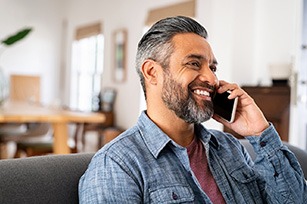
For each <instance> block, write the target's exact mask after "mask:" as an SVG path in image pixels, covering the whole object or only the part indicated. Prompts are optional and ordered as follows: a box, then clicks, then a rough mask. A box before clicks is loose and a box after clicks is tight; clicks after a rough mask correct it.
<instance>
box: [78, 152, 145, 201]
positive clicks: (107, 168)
mask: <svg viewBox="0 0 307 204" xmlns="http://www.w3.org/2000/svg"><path fill="white" fill-rule="evenodd" d="M141 201H142V199H141V193H140V189H139V188H138V185H137V184H136V181H135V180H134V179H133V177H132V176H131V174H130V173H129V169H127V168H125V166H123V163H122V162H121V159H120V158H116V156H115V157H112V158H111V157H110V156H108V155H106V154H101V155H96V156H95V157H94V158H93V159H92V161H91V163H90V165H89V167H88V169H87V170H86V172H85V173H84V175H83V176H82V177H81V178H80V181H79V203H91V204H94V203H141Z"/></svg>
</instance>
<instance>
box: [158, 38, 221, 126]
mask: <svg viewBox="0 0 307 204" xmlns="http://www.w3.org/2000/svg"><path fill="white" fill-rule="evenodd" d="M172 42H173V44H174V53H173V54H172V55H171V57H170V64H169V68H167V70H166V71H165V72H164V82H163V88H162V100H163V102H164V103H165V104H166V106H167V107H168V108H169V109H170V110H173V111H174V112H175V113H176V115H177V116H178V117H179V118H181V119H183V120H184V121H185V122H187V123H201V122H204V121H206V120H209V119H210V118H211V117H212V115H213V113H214V111H213V104H212V100H211V96H212V95H213V94H214V92H215V88H216V86H217V85H218V80H217V77H216V75H215V70H216V64H217V63H216V60H215V58H214V55H213V53H212V50H211V47H210V45H209V44H208V42H207V41H206V40H205V39H204V38H202V37H200V36H198V35H196V34H191V33H189V34H178V35H176V36H174V38H173V40H172Z"/></svg>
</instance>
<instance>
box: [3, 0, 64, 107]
mask: <svg viewBox="0 0 307 204" xmlns="http://www.w3.org/2000/svg"><path fill="white" fill-rule="evenodd" d="M64 8H65V6H64V4H63V3H62V1H61V0H52V1H50V0H26V1H25V0H0V25H1V26H0V39H4V38H5V37H7V36H9V35H11V34H13V33H15V32H16V31H18V30H20V29H22V28H24V27H32V28H33V31H32V32H31V33H30V34H29V36H27V37H26V38H25V39H24V40H22V41H20V42H18V43H16V44H14V45H13V46H11V47H8V48H7V49H5V50H4V52H3V53H2V54H1V55H0V66H1V67H3V69H4V72H5V73H6V75H7V76H8V75H9V74H11V73H15V74H35V75H40V76H41V77H42V87H41V92H42V93H41V95H42V97H41V98H42V102H43V103H50V102H52V101H53V100H54V99H55V98H57V97H59V96H58V92H59V85H60V84H59V83H60V81H59V70H60V57H61V55H60V53H61V34H62V19H63V17H62V13H63V9H64Z"/></svg>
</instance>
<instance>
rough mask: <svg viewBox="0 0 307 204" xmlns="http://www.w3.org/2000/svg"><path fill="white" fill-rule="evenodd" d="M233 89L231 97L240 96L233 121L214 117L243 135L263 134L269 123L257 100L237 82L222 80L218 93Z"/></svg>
mask: <svg viewBox="0 0 307 204" xmlns="http://www.w3.org/2000/svg"><path fill="white" fill-rule="evenodd" d="M228 90H230V91H231V94H230V96H229V99H233V98H235V97H238V106H237V110H236V114H235V120H234V122H233V123H228V122H226V121H225V120H223V119H222V118H221V117H219V116H218V115H216V114H214V115H213V119H215V120H216V121H218V122H220V123H222V124H223V125H225V126H226V127H228V128H230V129H232V130H233V131H235V132H236V133H238V134H240V135H242V136H252V135H261V133H262V132H263V131H264V130H265V129H266V128H268V127H269V123H268V121H267V120H266V118H265V117H264V115H263V113H262V111H261V110H260V109H259V107H258V106H257V105H256V103H255V101H254V100H253V99H252V98H251V97H250V96H249V95H248V94H247V93H246V92H245V91H244V90H243V89H241V88H240V87H239V86H238V85H237V84H230V83H227V82H225V81H222V80H221V81H220V87H219V88H218V90H217V92H218V93H223V92H225V91H228Z"/></svg>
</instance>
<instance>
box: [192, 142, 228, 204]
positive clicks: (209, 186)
mask: <svg viewBox="0 0 307 204" xmlns="http://www.w3.org/2000/svg"><path fill="white" fill-rule="evenodd" d="M187 151H188V155H189V159H190V166H191V168H192V170H193V172H194V174H195V176H196V178H197V180H198V182H199V183H200V186H201V188H202V189H203V191H204V192H205V193H206V194H207V195H208V197H209V198H210V200H211V201H212V202H213V203H218V204H223V203H225V200H224V198H223V196H222V193H221V191H220V189H219V188H218V186H217V184H216V182H215V180H214V178H213V176H212V173H211V171H210V169H209V165H208V160H207V156H206V150H205V147H204V145H203V143H202V142H201V141H200V139H198V138H197V137H195V139H194V140H193V141H192V143H191V144H190V145H189V146H188V147H187Z"/></svg>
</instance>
